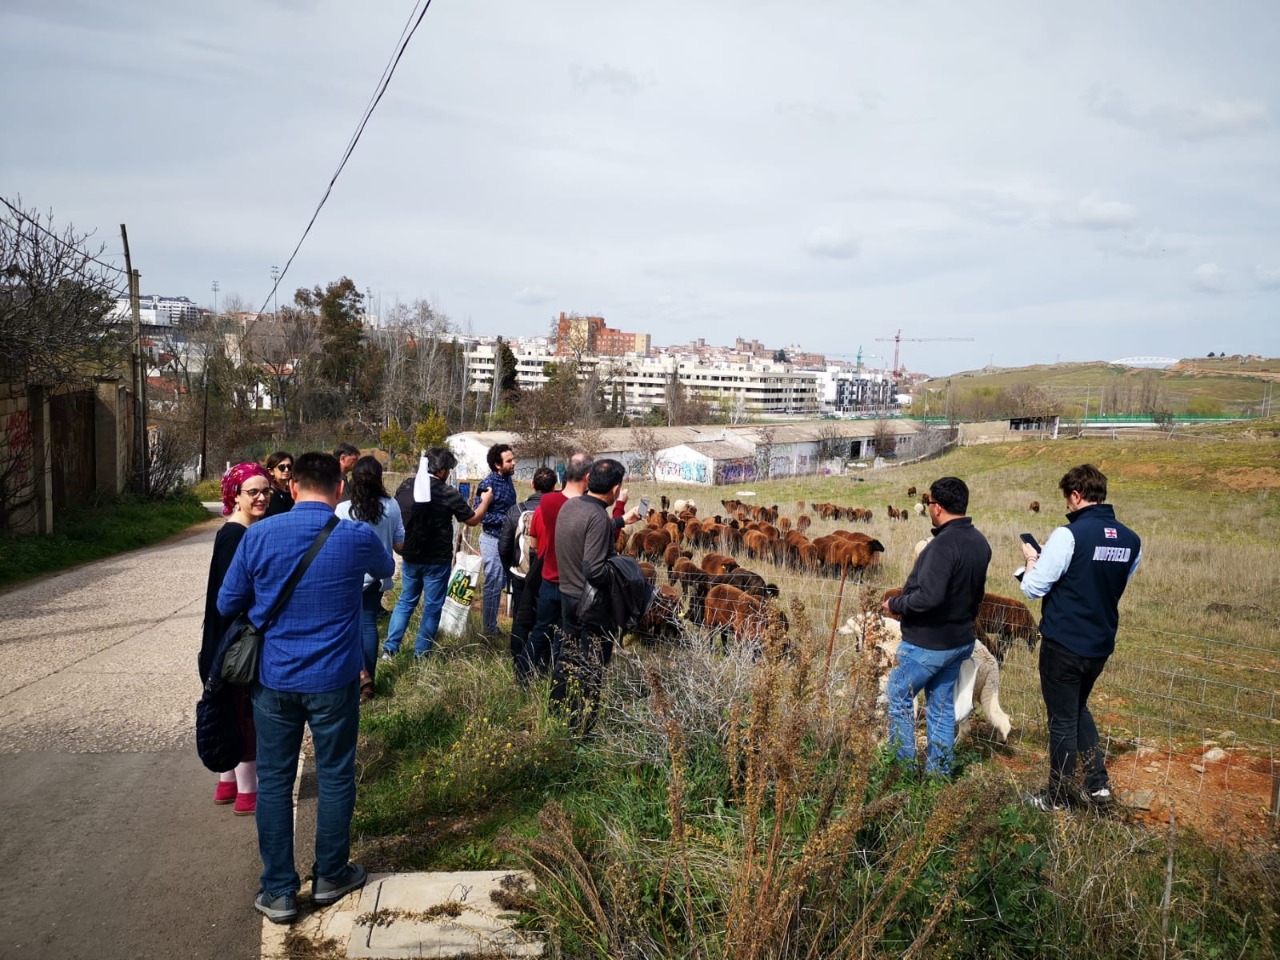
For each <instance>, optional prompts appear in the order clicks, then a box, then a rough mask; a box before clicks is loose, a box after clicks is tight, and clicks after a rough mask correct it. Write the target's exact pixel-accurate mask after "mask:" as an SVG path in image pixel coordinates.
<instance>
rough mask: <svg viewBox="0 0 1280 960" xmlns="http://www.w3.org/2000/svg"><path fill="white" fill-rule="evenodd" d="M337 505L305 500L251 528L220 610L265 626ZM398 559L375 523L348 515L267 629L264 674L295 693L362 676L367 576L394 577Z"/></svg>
mask: <svg viewBox="0 0 1280 960" xmlns="http://www.w3.org/2000/svg"><path fill="white" fill-rule="evenodd" d="M332 514H333V510H332V509H331V508H330V507H329V505H328V504H326V503H318V502H315V501H305V502H303V503H299V504H297V505H295V506H294V508H293V509H292V510H290V511H289V512H288V513H282V514H280V515H279V516H275V517H267V518H265V519H263V520H259V521H258V522H257V523H255V524H254V525H253V526H251V527H250V528H249V529H248V530H246V531H245V534H244V539H243V540H241V541H240V549H239V550H237V551H236V555H235V558H234V559H233V560H232V561H231V568H230V569H229V570H228V571H227V576H226V579H225V580H223V581H222V589H221V590H219V591H218V612H219V613H221V614H222V615H223V616H234V615H236V614H240V613H243V612H245V611H248V613H249V619H251V620H252V621H253V622H254V623H256V624H258V625H259V626H261V625H262V618H263V617H265V616H266V615H267V612H268V611H269V610H270V609H271V606H272V604H274V603H275V600H276V597H278V596H279V595H280V591H281V589H282V588H283V587H284V584H285V581H286V580H288V579H289V575H290V574H291V573H293V571H294V568H295V567H297V565H298V562H299V561H300V560H301V559H302V558H303V556H304V555H305V554H306V552H307V550H309V549H310V548H311V543H312V541H313V540H315V538H316V535H317V534H319V533H320V529H321V527H323V526H324V525H325V523H326V522H327V521H328V519H329V517H330V516H331V515H332ZM394 571H395V561H394V560H392V558H391V554H390V553H388V552H387V550H386V548H385V547H383V545H382V542H381V541H380V540H379V539H378V535H377V534H376V533H374V531H373V528H372V527H370V526H369V525H368V524H364V523H353V522H352V521H349V520H348V521H343V522H341V523H339V524H338V525H337V526H336V527H335V528H334V530H333V533H331V534H330V535H329V539H328V540H327V541H325V544H324V546H323V547H321V548H320V552H319V553H318V554H317V555H316V558H315V560H314V561H312V563H311V566H310V567H308V568H307V572H306V573H304V574H303V575H302V579H301V580H300V581H298V586H297V587H296V588H295V589H294V591H293V596H291V597H290V598H289V600H288V602H287V603H285V605H284V608H283V609H282V610H281V611H280V612H279V614H277V615H276V618H275V620H274V621H273V622H272V623H270V624H268V625H267V627H266V635H265V637H264V639H263V643H262V663H261V665H260V666H259V669H258V679H259V681H260V682H261V683H262V685H263V686H264V687H269V688H270V689H272V690H282V691H286V692H289V693H325V692H327V691H329V690H336V689H338V688H339V687H342V686H345V685H346V684H349V683H354V682H355V681H356V678H357V677H359V675H360V667H361V659H362V658H361V653H360V594H361V591H362V590H363V588H364V577H365V574H366V573H367V574H369V575H370V576H372V577H389V576H391V574H392V573H393V572H394Z"/></svg>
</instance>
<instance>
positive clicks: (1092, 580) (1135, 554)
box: [1022, 463, 1142, 811]
mask: <svg viewBox="0 0 1280 960" xmlns="http://www.w3.org/2000/svg"><path fill="white" fill-rule="evenodd" d="M1058 489H1060V490H1061V491H1062V495H1063V497H1064V498H1065V499H1066V503H1067V521H1068V523H1067V525H1066V526H1063V527H1058V528H1057V529H1056V530H1054V531H1053V533H1052V534H1050V535H1049V539H1048V540H1047V541H1046V542H1045V545H1044V549H1043V551H1041V550H1038V549H1036V546H1035V545H1034V544H1035V538H1034V537H1031V536H1030V535H1029V534H1023V537H1022V539H1023V544H1022V556H1023V558H1024V559H1025V560H1026V571H1025V573H1023V575H1022V592H1023V593H1024V594H1026V595H1027V596H1028V597H1030V598H1032V599H1035V598H1037V597H1043V598H1044V602H1043V603H1042V605H1041V608H1040V634H1041V636H1042V637H1043V642H1042V643H1041V644H1040V692H1041V694H1042V695H1043V697H1044V705H1045V709H1046V711H1047V712H1048V715H1049V785H1048V787H1047V788H1046V789H1045V790H1043V791H1041V792H1040V793H1033V794H1029V795H1028V796H1027V798H1026V800H1027V803H1029V804H1030V805H1031V806H1033V807H1036V808H1038V809H1040V810H1046V811H1049V810H1064V809H1066V808H1067V806H1069V805H1070V803H1071V802H1072V800H1073V799H1074V798H1075V797H1076V796H1077V793H1076V792H1075V785H1074V780H1075V774H1076V765H1077V762H1078V761H1079V762H1080V763H1081V765H1082V766H1083V768H1084V771H1083V773H1084V792H1085V796H1086V798H1087V800H1088V802H1089V803H1090V804H1092V805H1094V806H1098V807H1105V806H1110V805H1111V803H1112V802H1113V798H1112V796H1111V783H1110V781H1109V779H1108V777H1107V768H1106V764H1105V762H1104V761H1105V751H1104V750H1103V748H1102V745H1101V743H1100V742H1099V739H1098V728H1097V726H1096V725H1095V724H1094V722H1093V714H1092V713H1090V712H1089V694H1090V693H1091V692H1092V691H1093V685H1094V683H1095V682H1096V681H1097V679H1098V677H1099V676H1100V675H1101V674H1102V671H1103V668H1104V667H1106V665H1107V658H1108V657H1110V656H1111V654H1112V652H1113V651H1114V650H1115V646H1116V630H1117V628H1118V627H1119V624H1120V613H1119V604H1120V597H1121V595H1122V594H1123V593H1124V590H1125V587H1126V586H1127V585H1128V583H1129V579H1130V577H1132V576H1133V572H1134V571H1135V570H1137V569H1138V562H1139V561H1140V560H1141V559H1142V541H1141V540H1140V539H1139V538H1138V535H1137V534H1136V533H1134V532H1133V531H1132V530H1130V529H1129V528H1128V527H1126V526H1124V525H1123V524H1122V523H1120V522H1119V521H1118V520H1116V515H1115V511H1114V510H1113V509H1112V507H1111V505H1110V504H1108V503H1105V502H1104V501H1105V500H1106V499H1107V478H1106V476H1105V475H1103V473H1102V471H1100V470H1099V469H1098V468H1097V467H1095V466H1094V465H1093V464H1090V463H1085V464H1081V465H1080V466H1078V467H1072V468H1071V469H1070V470H1068V471H1067V472H1066V474H1065V475H1064V476H1063V478H1062V479H1061V480H1060V481H1058ZM1028 540H1030V541H1031V542H1030V543H1028V542H1027V541H1028Z"/></svg>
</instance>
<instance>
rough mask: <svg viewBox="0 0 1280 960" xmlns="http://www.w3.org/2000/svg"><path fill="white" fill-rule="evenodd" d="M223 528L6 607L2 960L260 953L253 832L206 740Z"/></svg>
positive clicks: (0, 614)
mask: <svg viewBox="0 0 1280 960" xmlns="http://www.w3.org/2000/svg"><path fill="white" fill-rule="evenodd" d="M220 523H221V521H220V520H211V521H209V522H208V523H203V524H200V525H198V526H196V527H193V528H192V529H191V530H190V531H188V532H187V533H185V534H181V535H179V536H177V537H175V538H173V539H171V540H169V541H167V542H165V543H163V544H160V545H157V546H154V547H149V548H145V549H142V550H137V551H134V552H132V553H128V554H122V555H120V556H117V557H112V558H109V559H106V560H102V561H98V562H96V563H92V564H87V565H85V566H82V567H77V568H75V569H73V570H69V571H66V572H64V573H60V574H56V575H54V576H51V577H47V578H44V579H41V580H38V581H35V582H32V583H29V584H24V585H21V586H18V587H16V588H13V589H10V590H7V591H5V592H4V593H0V812H3V815H4V819H5V824H4V830H3V831H2V832H0V863H3V864H4V865H5V868H4V870H3V871H0V904H3V906H2V907H0V918H2V919H0V958H10V957H12V958H15V960H17V958H23V960H32V958H43V957H49V958H54V957H57V958H78V957H93V958H95V960H112V958H122V960H123V958H126V957H128V958H137V957H218V958H226V960H231V958H239V957H246V958H250V957H257V956H258V948H259V942H260V918H258V917H257V915H256V914H255V913H254V912H253V911H252V909H251V907H250V902H251V900H252V897H253V893H254V891H255V890H256V887H257V884H256V880H257V875H258V871H259V869H260V864H259V862H258V859H257V837H256V834H255V831H254V824H253V818H252V817H234V816H232V815H231V813H230V808H229V807H215V806H214V804H213V802H212V795H213V785H214V782H215V779H216V777H215V776H214V774H212V773H209V772H208V771H207V770H205V769H204V768H203V767H202V766H201V765H200V762H199V760H198V759H197V758H196V756H195V746H194V737H193V728H194V723H195V702H196V699H197V698H198V697H199V695H200V684H199V680H198V678H197V676H196V652H197V651H198V649H199V645H200V624H201V620H202V618H203V615H204V588H205V580H206V578H207V576H208V569H209V557H210V555H211V553H212V550H213V537H214V534H215V533H216V531H217V529H218V526H219V525H220Z"/></svg>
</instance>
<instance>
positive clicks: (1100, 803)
mask: <svg viewBox="0 0 1280 960" xmlns="http://www.w3.org/2000/svg"><path fill="white" fill-rule="evenodd" d="M1115 802H1116V798H1115V797H1114V796H1113V795H1112V793H1111V788H1110V787H1099V788H1098V789H1097V790H1090V791H1089V803H1091V804H1092V805H1093V806H1095V807H1109V806H1111V805H1112V804H1114V803H1115Z"/></svg>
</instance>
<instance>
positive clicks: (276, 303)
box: [271, 266, 280, 323]
mask: <svg viewBox="0 0 1280 960" xmlns="http://www.w3.org/2000/svg"><path fill="white" fill-rule="evenodd" d="M271 304H272V306H271V319H272V320H275V321H276V322H277V323H278V322H279V321H280V268H279V267H276V266H273V267H272V268H271Z"/></svg>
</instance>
